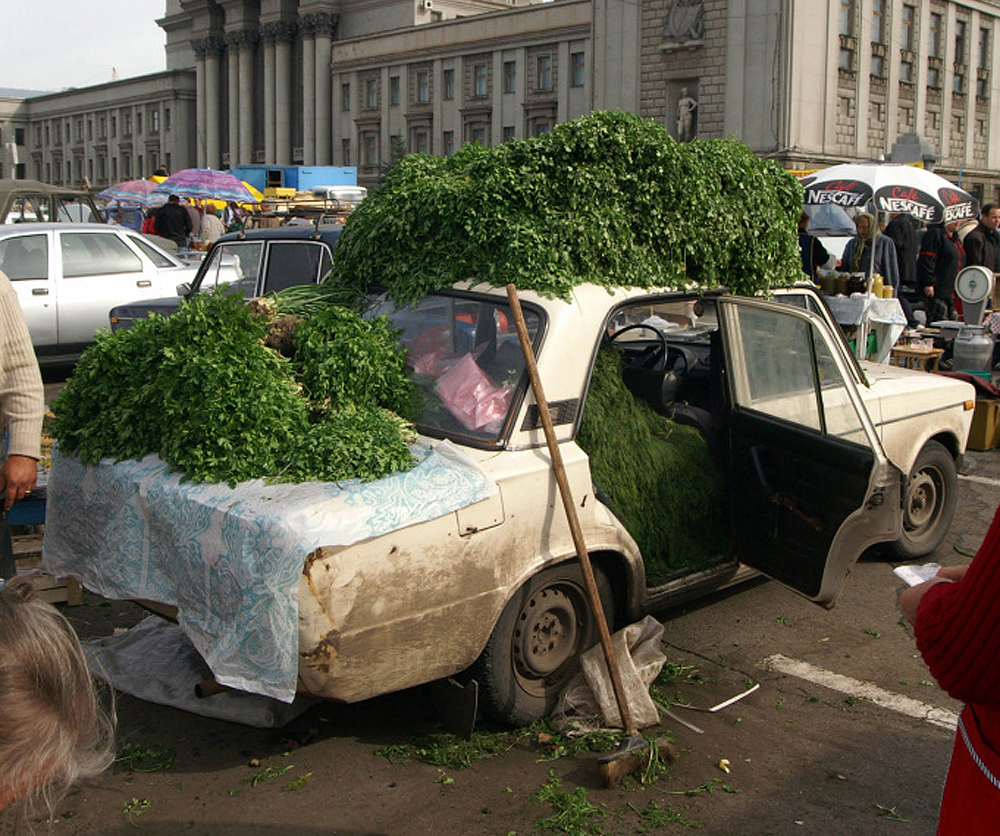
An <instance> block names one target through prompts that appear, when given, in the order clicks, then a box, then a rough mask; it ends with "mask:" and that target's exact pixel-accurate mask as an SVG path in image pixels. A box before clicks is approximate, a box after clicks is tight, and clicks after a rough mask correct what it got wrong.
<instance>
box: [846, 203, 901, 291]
mask: <svg viewBox="0 0 1000 836" xmlns="http://www.w3.org/2000/svg"><path fill="white" fill-rule="evenodd" d="M854 226H855V228H856V229H857V231H858V234H857V235H855V236H854V237H853V238H852V239H851V240H850V241H848V242H847V246H846V247H845V248H844V255H843V256H842V258H841V262H840V264H841V269H846V270H848V271H849V272H851V273H864V274H865V278H867V277H868V276H870V275H871V272H872V249H873V248H874V251H875V272H876V273H878V274H879V275H881V276H882V280H883V282H884V283H885V284H887V285H891V286H892V287H894V288H898V287H899V262H898V261H897V260H896V246H895V244H893V242H892V240H891V239H889V238H886V237H885V236H884V235H882V234H881V232H879V230H878V227H877V226H876V224H875V218H874V216H873V215H872V214H871V213H870V212H862V213H861V214H860V215H858V216H857V217H856V218H855V219H854ZM895 295H898V292H897V293H896V294H895Z"/></svg>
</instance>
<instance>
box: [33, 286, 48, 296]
mask: <svg viewBox="0 0 1000 836" xmlns="http://www.w3.org/2000/svg"><path fill="white" fill-rule="evenodd" d="M31 295H32V296H48V295H49V289H48V288H47V287H33V288H31Z"/></svg>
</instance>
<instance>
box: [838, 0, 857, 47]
mask: <svg viewBox="0 0 1000 836" xmlns="http://www.w3.org/2000/svg"><path fill="white" fill-rule="evenodd" d="M840 34H841V35H844V36H846V37H848V38H849V37H851V36H852V35H853V34H854V0H840Z"/></svg>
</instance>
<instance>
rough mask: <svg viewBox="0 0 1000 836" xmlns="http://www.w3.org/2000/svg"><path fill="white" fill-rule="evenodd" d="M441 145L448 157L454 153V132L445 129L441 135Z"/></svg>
mask: <svg viewBox="0 0 1000 836" xmlns="http://www.w3.org/2000/svg"><path fill="white" fill-rule="evenodd" d="M441 146H442V150H443V151H444V155H445V156H446V157H450V156H451V155H452V154H454V153H455V132H454V131H445V132H444V133H443V134H442V135H441Z"/></svg>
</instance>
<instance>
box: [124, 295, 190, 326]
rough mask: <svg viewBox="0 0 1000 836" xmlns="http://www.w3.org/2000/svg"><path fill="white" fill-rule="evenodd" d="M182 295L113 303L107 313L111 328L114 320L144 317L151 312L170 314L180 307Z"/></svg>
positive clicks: (163, 314) (162, 314)
mask: <svg viewBox="0 0 1000 836" xmlns="http://www.w3.org/2000/svg"><path fill="white" fill-rule="evenodd" d="M182 301H183V297H181V296H164V297H163V298H161V299H141V300H139V301H138V302H128V303H126V304H124V305H115V307H113V308H112V309H111V312H110V314H109V316H110V318H111V320H112V325H111V328H112V330H115V322H114V321H115V320H116V319H117V320H133V319H146V318H147V317H148V316H149V315H150V314H151V313H155V314H159V315H160V316H170V315H171V314H173V313H176V311H177V308H178V307H180V304H181V302H182Z"/></svg>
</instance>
